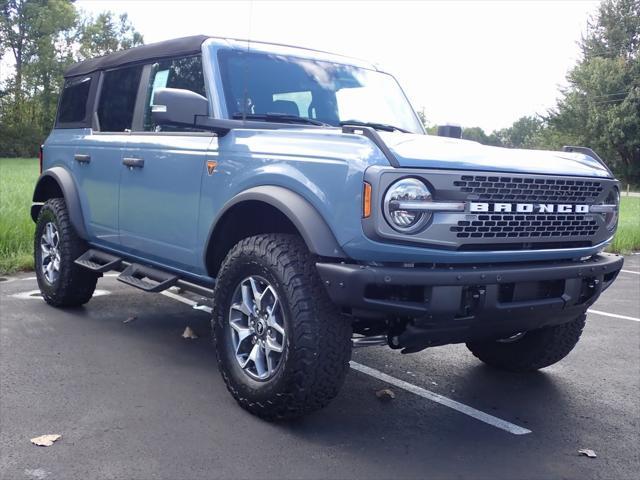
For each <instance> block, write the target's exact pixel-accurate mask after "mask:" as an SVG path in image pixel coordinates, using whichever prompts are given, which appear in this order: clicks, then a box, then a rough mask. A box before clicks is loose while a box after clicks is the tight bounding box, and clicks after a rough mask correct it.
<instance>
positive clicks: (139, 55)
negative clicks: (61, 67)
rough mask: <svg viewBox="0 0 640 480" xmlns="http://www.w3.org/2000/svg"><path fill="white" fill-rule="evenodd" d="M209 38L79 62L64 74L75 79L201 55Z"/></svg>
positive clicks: (168, 42)
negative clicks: (96, 72)
mask: <svg viewBox="0 0 640 480" xmlns="http://www.w3.org/2000/svg"><path fill="white" fill-rule="evenodd" d="M207 38H209V37H208V36H207V35H194V36H191V37H183V38H176V39H173V40H165V41H164V42H158V43H150V44H149V45H143V46H141V47H135V48H131V49H129V50H122V51H119V52H115V53H110V54H109V55H105V56H104V57H97V58H91V59H89V60H85V61H84V62H78V63H75V64H73V65H71V66H70V67H69V68H68V69H67V70H66V71H65V72H64V76H65V77H75V76H77V75H86V74H87V73H91V72H95V71H96V70H105V69H108V68H114V67H120V66H123V65H129V64H132V63H138V62H143V61H145V60H149V59H155V58H166V57H176V56H181V55H190V54H195V53H200V48H201V47H202V42H204V41H205V40H206V39H207Z"/></svg>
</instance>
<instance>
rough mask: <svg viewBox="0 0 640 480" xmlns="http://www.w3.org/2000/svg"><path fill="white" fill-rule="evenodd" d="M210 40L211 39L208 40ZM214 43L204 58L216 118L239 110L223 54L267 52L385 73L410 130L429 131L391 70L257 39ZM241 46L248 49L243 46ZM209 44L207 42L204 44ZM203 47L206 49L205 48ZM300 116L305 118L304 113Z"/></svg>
mask: <svg viewBox="0 0 640 480" xmlns="http://www.w3.org/2000/svg"><path fill="white" fill-rule="evenodd" d="M207 43H208V42H207ZM211 43H213V45H211V46H210V48H209V49H208V50H209V52H208V53H209V55H205V57H209V58H208V59H207V60H208V61H207V60H205V61H204V63H203V66H204V68H205V76H207V75H209V81H212V82H213V88H212V89H211V90H212V91H214V90H215V91H217V95H216V96H215V97H216V98H213V96H212V110H211V111H212V113H213V114H214V117H217V118H224V119H232V118H233V114H234V113H236V112H230V111H229V109H228V106H227V98H226V96H227V93H228V91H229V88H230V87H229V85H227V82H226V80H225V75H224V74H223V68H224V66H223V63H222V62H221V61H220V54H221V53H222V54H223V55H224V54H225V53H227V52H228V51H236V52H241V53H252V54H265V55H277V56H283V57H287V58H294V59H299V60H306V61H312V62H320V63H331V64H336V65H342V66H348V67H352V68H356V69H362V70H367V71H370V72H373V73H375V74H379V75H385V76H386V77H387V78H389V79H390V80H391V81H392V82H393V83H394V84H395V85H396V88H397V89H398V93H399V96H400V98H402V99H403V101H404V102H406V106H407V108H408V110H409V112H408V114H409V115H410V119H409V117H407V119H409V120H410V121H412V122H413V123H414V126H415V128H412V129H411V133H414V134H423V135H425V134H426V131H425V129H424V125H422V122H421V121H420V119H419V117H418V115H417V113H416V111H415V109H414V108H413V106H412V105H411V102H410V101H409V98H408V97H407V95H406V93H405V91H404V89H403V88H402V86H401V85H400V83H399V82H398V81H397V79H396V78H395V77H394V76H393V75H391V74H390V73H388V72H385V71H383V70H380V69H377V68H375V67H374V66H373V65H370V64H367V63H366V62H364V61H358V60H356V59H349V58H347V57H341V56H339V55H333V54H325V53H324V52H316V51H313V50H308V51H307V50H305V49H301V48H297V47H288V46H282V45H274V44H264V43H254V42H246V41H243V42H241V41H235V43H236V44H239V45H233V44H232V45H230V44H229V42H225V43H224V44H222V43H221V42H211ZM242 45H244V46H245V48H240V47H241V46H242ZM205 46H206V45H205ZM205 46H203V50H204V49H205V48H204V47H205ZM345 60H353V61H345ZM301 118H306V117H305V116H302V117H301ZM358 120H362V121H372V122H374V123H379V122H375V119H358ZM327 128H340V126H339V125H331V126H329V127H327Z"/></svg>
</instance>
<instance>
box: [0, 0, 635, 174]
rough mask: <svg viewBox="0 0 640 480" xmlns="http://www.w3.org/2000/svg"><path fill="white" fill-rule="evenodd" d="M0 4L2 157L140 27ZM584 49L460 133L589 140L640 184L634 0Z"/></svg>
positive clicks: (608, 5)
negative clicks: (518, 111) (499, 125)
mask: <svg viewBox="0 0 640 480" xmlns="http://www.w3.org/2000/svg"><path fill="white" fill-rule="evenodd" d="M0 10H1V11H2V18H1V19H0V65H4V69H5V70H6V69H7V68H9V69H10V72H8V73H7V72H5V71H0V157H2V156H34V155H35V154H36V153H37V148H38V145H40V143H42V141H43V139H44V138H45V137H46V135H47V133H48V132H49V130H50V129H51V126H52V125H53V120H54V116H55V110H56V104H57V98H58V94H59V91H60V86H61V84H62V73H63V71H64V70H65V68H66V67H67V66H69V65H70V64H72V63H74V62H76V61H80V60H84V59H86V58H91V57H95V56H100V55H105V54H107V53H110V52H114V51H117V50H120V49H125V48H130V47H133V46H136V45H140V44H142V43H143V37H142V35H141V34H140V33H139V32H137V31H136V30H135V28H134V27H133V25H132V24H131V22H130V21H129V19H128V18H127V16H126V14H125V15H121V16H116V15H115V14H113V13H111V12H104V13H101V14H99V15H98V16H96V17H91V16H87V15H86V14H84V13H83V12H81V11H80V10H79V9H78V8H76V6H75V5H74V3H73V2H72V1H70V0H0ZM580 49H581V53H582V55H581V60H580V61H579V62H578V64H577V65H575V66H574V67H573V68H572V69H571V70H570V72H569V74H568V77H567V81H568V86H567V87H566V88H565V89H563V90H562V91H561V92H560V99H559V100H558V102H557V104H556V105H555V106H554V107H553V108H552V109H550V110H549V111H548V112H546V113H544V114H540V115H535V116H525V117H522V118H520V119H518V120H517V121H516V122H514V123H513V125H511V126H510V127H508V128H505V129H502V130H498V131H494V132H491V133H486V132H484V131H483V130H482V129H481V128H480V127H471V128H465V129H464V131H463V138H466V139H470V140H475V141H478V142H480V143H483V144H487V145H495V146H504V147H512V148H539V149H553V150H558V149H561V148H562V146H563V145H581V146H588V147H591V148H593V149H594V150H595V151H596V152H598V153H599V154H600V156H601V157H603V158H604V159H605V160H606V161H607V163H608V164H609V166H610V167H611V168H612V169H613V170H614V171H615V172H616V173H617V174H618V175H619V176H620V177H621V178H623V179H624V180H625V181H627V182H630V183H633V184H634V185H640V53H639V52H640V0H603V1H602V3H601V4H600V6H599V8H598V11H597V13H596V14H595V15H594V18H592V19H590V20H589V22H588V25H587V33H586V34H585V35H584V36H583V38H582V39H581V40H580ZM3 57H4V58H3ZM7 66H8V67H7ZM418 113H419V115H420V117H421V119H422V120H423V122H424V123H425V125H426V126H427V127H428V129H429V130H430V131H432V132H433V131H435V130H436V128H437V127H436V126H432V125H429V124H428V122H427V121H426V115H425V112H424V110H422V111H421V112H418Z"/></svg>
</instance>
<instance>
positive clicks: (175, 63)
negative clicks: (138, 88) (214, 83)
mask: <svg viewBox="0 0 640 480" xmlns="http://www.w3.org/2000/svg"><path fill="white" fill-rule="evenodd" d="M158 88H180V89H183V90H191V91H192V92H195V93H197V94H199V95H202V96H203V97H206V96H207V94H206V90H205V86H204V75H203V73H202V58H201V57H200V55H194V56H190V57H182V58H175V59H171V60H161V61H158V62H156V63H154V64H153V65H152V66H151V77H150V79H149V88H148V91H147V101H146V103H145V114H144V129H145V130H146V131H155V130H157V126H156V125H155V124H154V123H153V119H152V117H151V105H152V104H153V94H154V93H155V91H156V90H157V89H158ZM164 128H167V127H164Z"/></svg>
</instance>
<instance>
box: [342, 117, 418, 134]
mask: <svg viewBox="0 0 640 480" xmlns="http://www.w3.org/2000/svg"><path fill="white" fill-rule="evenodd" d="M344 125H355V126H357V127H371V128H375V129H376V130H383V131H385V132H393V131H394V130H397V131H398V132H402V133H411V132H410V131H409V130H405V129H404V128H400V127H396V126H395V125H389V124H387V123H376V122H363V121H362V120H345V121H343V122H340V126H341V127H342V126H344Z"/></svg>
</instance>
